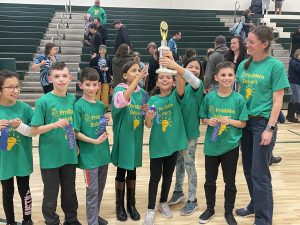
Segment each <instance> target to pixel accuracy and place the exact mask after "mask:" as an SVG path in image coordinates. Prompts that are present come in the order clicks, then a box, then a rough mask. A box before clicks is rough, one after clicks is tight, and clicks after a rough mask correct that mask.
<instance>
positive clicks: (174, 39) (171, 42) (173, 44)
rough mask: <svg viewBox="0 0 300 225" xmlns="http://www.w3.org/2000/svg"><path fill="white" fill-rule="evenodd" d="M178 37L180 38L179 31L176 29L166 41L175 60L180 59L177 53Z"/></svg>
mask: <svg viewBox="0 0 300 225" xmlns="http://www.w3.org/2000/svg"><path fill="white" fill-rule="evenodd" d="M180 39H181V32H180V31H178V30H176V31H174V33H173V37H172V38H171V39H170V40H169V41H168V47H169V48H170V50H171V52H172V53H173V57H174V60H175V61H178V60H181V57H180V56H179V54H178V49H177V43H176V42H177V41H179V40H180Z"/></svg>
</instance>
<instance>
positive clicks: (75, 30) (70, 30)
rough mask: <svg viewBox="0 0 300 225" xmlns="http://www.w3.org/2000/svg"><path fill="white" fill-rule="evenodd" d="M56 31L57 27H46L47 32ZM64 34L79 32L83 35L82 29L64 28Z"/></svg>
mask: <svg viewBox="0 0 300 225" xmlns="http://www.w3.org/2000/svg"><path fill="white" fill-rule="evenodd" d="M48 32H49V33H57V29H56V27H55V28H47V33H48ZM64 33H65V34H81V35H83V34H84V29H81V28H80V29H79V28H78V29H74V28H73V29H66V30H65V32H64Z"/></svg>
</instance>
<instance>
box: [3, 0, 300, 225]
mask: <svg viewBox="0 0 300 225" xmlns="http://www.w3.org/2000/svg"><path fill="white" fill-rule="evenodd" d="M250 15H251V11H250V10H246V11H245V13H244V15H243V16H244V17H245V18H244V19H243V23H244V26H245V28H244V30H242V31H243V33H242V35H241V36H233V37H232V38H231V41H230V47H229V48H228V47H227V46H226V38H225V37H224V36H222V35H220V36H217V37H216V38H215V40H214V44H215V46H214V49H208V51H207V57H206V58H205V59H204V60H203V62H201V61H200V60H199V59H198V58H197V52H196V50H195V49H187V50H186V52H185V55H184V56H182V57H181V56H180V55H179V54H178V51H177V43H176V41H179V40H180V39H181V32H180V31H175V32H174V34H173V36H172V38H171V39H170V40H169V41H168V46H169V48H170V49H169V50H163V51H162V56H161V57H159V52H158V48H157V45H156V43H154V42H150V43H149V44H148V46H147V50H148V51H149V55H150V59H149V62H148V63H143V62H141V59H140V54H139V52H134V51H133V50H134V49H133V46H132V44H131V42H130V38H129V31H128V29H127V27H126V26H124V25H123V24H122V22H121V21H120V20H116V21H115V22H114V23H113V25H114V27H115V29H116V30H117V36H116V42H115V46H114V48H115V55H114V57H113V58H112V59H111V60H110V59H109V58H108V57H107V46H106V45H105V41H106V40H107V32H106V29H105V27H104V25H105V23H106V14H105V10H104V9H103V8H102V7H100V1H99V0H95V4H94V6H93V7H91V8H90V9H89V10H88V13H87V16H86V17H85V20H86V28H87V33H86V34H85V39H84V43H85V44H86V45H87V46H90V49H91V51H90V53H91V61H90V64H89V67H87V68H85V69H83V70H82V71H81V73H80V76H79V83H78V85H79V87H80V89H82V91H83V96H82V97H81V98H79V99H78V100H76V98H75V96H74V95H72V94H70V93H68V92H67V88H68V86H69V84H70V82H71V80H72V75H71V74H70V72H69V69H68V67H67V66H66V64H65V63H64V62H62V61H60V59H59V58H58V57H57V56H56V54H57V48H56V46H55V45H54V44H52V43H49V44H47V45H46V47H45V53H44V54H42V55H40V56H38V57H37V59H36V60H35V61H34V63H33V66H32V68H33V69H35V70H39V69H40V72H41V84H42V86H43V89H44V93H45V95H43V96H42V97H40V98H39V99H38V100H37V102H36V105H35V110H34V111H33V110H32V109H31V107H29V106H28V105H27V104H25V103H23V102H21V101H19V100H18V96H19V94H20V89H21V86H20V82H19V79H18V75H17V74H16V73H14V72H9V71H0V109H1V110H0V130H1V141H0V149H1V151H0V163H1V168H3V169H1V170H0V180H1V185H2V190H3V208H4V211H5V216H6V221H7V224H8V225H16V224H17V223H16V221H15V216H14V205H13V194H14V188H13V187H14V177H17V185H18V190H19V195H20V197H21V201H22V209H23V221H22V225H32V224H33V221H32V218H31V207H32V200H31V193H30V187H29V177H30V174H31V173H32V171H33V157H32V139H31V138H32V137H34V136H36V135H40V136H39V159H40V168H41V175H42V181H43V201H42V209H41V211H42V215H43V217H44V220H45V223H46V224H47V225H59V224H60V219H59V215H58V214H57V213H56V206H57V197H58V193H59V187H61V207H62V209H63V212H64V214H65V221H64V223H63V224H64V225H80V224H81V223H80V222H79V221H78V218H77V211H78V202H77V195H76V184H75V176H76V167H78V168H80V169H82V170H83V171H84V178H85V182H86V217H87V224H88V225H106V224H108V221H106V220H105V219H104V218H102V217H101V216H100V215H99V213H100V208H101V200H102V197H103V194H105V193H104V188H105V184H106V179H107V174H108V165H109V163H112V164H113V165H115V166H116V167H117V170H116V176H115V204H116V205H115V207H116V218H117V219H118V220H119V221H126V220H128V216H129V217H130V218H131V219H132V220H134V221H137V220H140V219H141V216H140V213H139V211H138V209H137V208H136V183H137V182H139V180H138V177H137V168H139V167H141V166H142V159H143V151H142V150H143V136H144V126H145V127H146V128H148V129H150V139H149V158H150V177H149V185H148V207H147V210H146V215H145V218H144V222H143V223H144V225H153V224H154V221H155V214H156V210H155V208H156V207H157V209H158V211H160V212H161V213H162V215H163V216H164V217H165V218H167V219H170V218H172V217H173V212H172V209H171V208H172V206H173V205H175V204H178V203H180V202H183V201H186V198H185V195H184V193H183V188H182V186H183V182H184V174H185V171H186V172H187V175H188V194H187V201H186V202H185V205H184V207H183V208H182V209H181V210H180V214H181V215H182V216H189V215H192V214H193V213H194V212H196V211H197V210H198V209H199V205H198V202H197V189H198V188H199V187H198V185H197V170H196V166H195V153H196V149H197V144H198V138H199V136H200V132H199V126H207V129H206V133H205V134H203V135H205V141H204V149H203V152H204V156H205V159H204V160H205V183H204V192H205V199H206V209H205V211H204V212H203V213H201V215H200V216H199V220H198V222H199V223H200V224H205V223H207V222H208V221H209V220H210V219H211V218H212V217H213V215H214V214H215V202H216V180H217V176H218V168H219V166H220V164H221V167H222V171H223V178H224V183H225V190H224V199H225V203H224V217H225V220H226V222H227V224H229V225H236V224H237V222H236V220H235V217H234V214H233V210H234V206H235V201H236V193H237V191H238V190H237V188H236V184H235V176H236V170H237V161H238V157H239V152H240V151H241V155H242V162H243V170H244V175H245V180H246V183H247V187H248V191H249V203H248V204H247V206H245V207H244V208H239V209H237V210H236V211H235V214H236V215H238V216H241V217H244V216H249V215H254V216H255V217H254V221H253V222H254V224H255V225H271V224H272V218H273V204H274V203H273V192H272V182H271V173H270V169H269V164H270V163H272V162H273V163H274V162H278V161H276V158H274V157H273V156H272V150H273V148H274V145H275V141H276V133H277V121H278V118H279V115H280V110H281V107H282V103H283V95H284V89H285V88H288V87H290V86H291V89H292V99H291V101H290V104H289V109H288V115H287V119H288V120H289V121H292V122H299V121H298V119H297V118H296V114H297V113H298V110H299V105H300V94H299V85H300V78H299V73H300V49H298V46H299V37H298V36H299V33H300V28H299V29H298V30H297V32H295V34H294V35H293V47H294V48H295V51H294V52H293V54H292V53H291V56H292V60H291V62H290V67H289V78H288V76H287V74H286V71H285V68H284V65H283V63H282V62H280V61H279V60H277V59H276V58H274V57H272V56H271V55H270V49H271V42H272V40H273V31H272V29H271V28H269V27H267V26H258V27H255V28H254V27H252V28H251V29H250V25H251V24H250V20H248V18H247V17H248V16H250ZM92 21H93V22H92ZM248 25H249V28H247V27H246V26H248ZM100 30H101V31H100ZM245 40H246V44H245ZM179 44H180V43H179ZM178 60H182V61H180V62H178ZM160 66H165V67H167V68H169V69H172V70H174V71H176V72H177V75H176V76H172V75H171V74H168V73H165V72H159V70H157V69H158V68H159V67H160ZM110 86H112V100H111V103H110V102H109V92H110V89H111V87H110ZM109 107H111V117H110V115H109V114H108V113H107V109H108V108H109ZM110 118H112V121H113V145H112V149H110V146H109V143H108V139H107V138H108V133H107V131H106V125H107V124H108V122H109V121H110ZM200 122H202V124H201V125H200ZM9 137H14V138H15V139H16V140H17V141H16V143H15V144H14V145H9V144H8V138H9ZM175 139H176V141H175V142H174V141H170V140H175ZM12 162H15V163H12ZM16 162H20V163H16ZM175 170H176V176H175V177H176V181H175V187H174V190H173V192H172V196H171V197H170V199H168V196H169V192H170V188H171V183H172V177H173V173H174V171H175ZM161 179H162V185H161V193H160V198H159V203H158V204H157V203H156V197H157V191H158V186H159V182H160V180H161ZM125 193H126V201H125ZM125 202H126V206H127V207H126V208H127V210H126V209H125ZM127 212H128V214H127Z"/></svg>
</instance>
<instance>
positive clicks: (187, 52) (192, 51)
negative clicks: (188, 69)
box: [182, 48, 197, 65]
mask: <svg viewBox="0 0 300 225" xmlns="http://www.w3.org/2000/svg"><path fill="white" fill-rule="evenodd" d="M196 56H197V51H196V50H195V49H193V48H188V49H186V50H185V53H184V56H183V57H182V65H185V64H186V61H187V60H188V59H190V58H192V57H196Z"/></svg>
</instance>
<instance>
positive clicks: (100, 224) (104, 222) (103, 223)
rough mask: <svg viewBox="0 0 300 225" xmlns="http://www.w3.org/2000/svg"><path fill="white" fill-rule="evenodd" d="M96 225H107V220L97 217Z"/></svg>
mask: <svg viewBox="0 0 300 225" xmlns="http://www.w3.org/2000/svg"><path fill="white" fill-rule="evenodd" d="M98 224H99V225H107V224H108V222H107V220H105V219H103V218H102V217H100V216H98Z"/></svg>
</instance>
